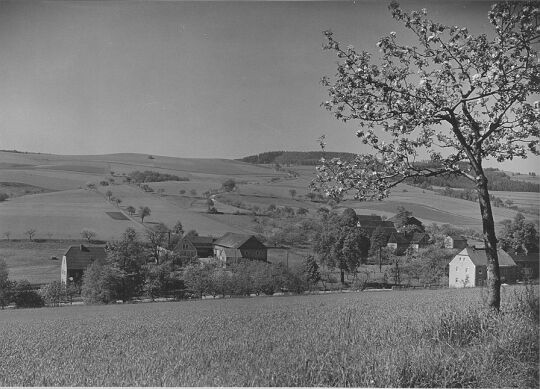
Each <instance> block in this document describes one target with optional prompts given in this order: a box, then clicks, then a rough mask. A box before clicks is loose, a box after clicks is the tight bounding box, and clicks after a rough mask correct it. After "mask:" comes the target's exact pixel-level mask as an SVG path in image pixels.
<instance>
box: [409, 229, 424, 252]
mask: <svg viewBox="0 0 540 389" xmlns="http://www.w3.org/2000/svg"><path fill="white" fill-rule="evenodd" d="M428 244H429V235H428V234H426V233H425V232H415V233H414V234H413V236H412V238H411V241H410V246H409V247H410V248H411V249H412V250H413V251H415V252H418V250H419V249H420V248H422V247H426V246H427V245H428Z"/></svg>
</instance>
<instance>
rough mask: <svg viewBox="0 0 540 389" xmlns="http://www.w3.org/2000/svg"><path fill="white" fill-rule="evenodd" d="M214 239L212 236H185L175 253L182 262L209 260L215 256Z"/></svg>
mask: <svg viewBox="0 0 540 389" xmlns="http://www.w3.org/2000/svg"><path fill="white" fill-rule="evenodd" d="M214 240H215V239H214V238H213V237H211V236H184V237H183V238H182V239H180V241H179V242H178V244H177V245H176V247H175V249H174V251H175V252H176V253H178V254H179V255H180V258H181V259H182V260H190V259H195V258H208V257H212V256H213V255H214V246H213V243H214Z"/></svg>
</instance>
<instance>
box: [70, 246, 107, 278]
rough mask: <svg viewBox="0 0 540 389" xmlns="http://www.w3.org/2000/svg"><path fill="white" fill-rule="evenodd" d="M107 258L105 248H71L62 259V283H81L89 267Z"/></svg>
mask: <svg viewBox="0 0 540 389" xmlns="http://www.w3.org/2000/svg"><path fill="white" fill-rule="evenodd" d="M106 257H107V253H106V252H105V247H103V246H85V245H82V244H81V245H77V246H70V247H69V248H68V249H67V251H66V253H65V254H64V256H63V257H62V266H61V268H60V281H61V282H63V283H64V284H65V283H67V282H68V281H72V282H80V281H81V280H82V276H83V273H84V271H85V270H86V268H87V267H88V265H90V264H91V263H92V262H94V261H95V260H104V259H105V258H106Z"/></svg>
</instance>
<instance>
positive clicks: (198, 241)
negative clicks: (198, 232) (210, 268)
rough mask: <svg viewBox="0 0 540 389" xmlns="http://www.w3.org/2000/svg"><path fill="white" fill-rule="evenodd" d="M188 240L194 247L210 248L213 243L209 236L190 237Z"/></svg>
mask: <svg viewBox="0 0 540 389" xmlns="http://www.w3.org/2000/svg"><path fill="white" fill-rule="evenodd" d="M188 239H189V240H190V242H191V243H193V245H194V246H212V244H213V243H214V241H215V239H214V238H213V237H211V236H190V237H189V238H188Z"/></svg>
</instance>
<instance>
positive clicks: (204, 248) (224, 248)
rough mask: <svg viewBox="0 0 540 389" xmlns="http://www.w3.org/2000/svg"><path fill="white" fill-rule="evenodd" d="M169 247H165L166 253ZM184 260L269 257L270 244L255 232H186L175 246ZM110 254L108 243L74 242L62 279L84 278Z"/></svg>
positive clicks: (226, 262)
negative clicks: (192, 233)
mask: <svg viewBox="0 0 540 389" xmlns="http://www.w3.org/2000/svg"><path fill="white" fill-rule="evenodd" d="M166 251H167V250H166V249H165V248H161V252H162V254H163V255H164V254H165V253H166ZM172 251H173V252H175V253H176V254H177V255H178V257H179V259H180V260H182V261H186V262H187V261H190V260H199V261H200V262H202V263H204V262H207V261H210V260H214V259H217V260H218V261H220V263H222V264H223V266H227V265H231V264H235V263H237V262H238V261H240V260H242V259H249V260H260V261H267V259H268V248H267V247H266V246H265V245H264V244H263V243H262V242H261V241H260V240H259V239H257V237H255V236H254V235H249V234H238V233H233V232H227V233H226V234H224V235H223V236H222V237H220V238H214V237H211V236H184V237H182V238H181V239H180V240H179V241H178V244H177V245H176V246H175V247H174V249H173V250H172ZM106 256H107V253H106V251H105V248H104V247H101V246H87V245H82V244H81V245H76V246H71V247H69V249H68V250H67V251H66V253H65V254H64V256H63V257H62V265H61V270H60V280H61V281H62V282H63V283H67V282H68V281H72V282H80V281H81V280H82V276H83V273H84V271H85V269H86V268H87V267H88V266H89V265H90V264H91V263H92V262H94V261H95V260H104V259H105V258H106Z"/></svg>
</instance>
